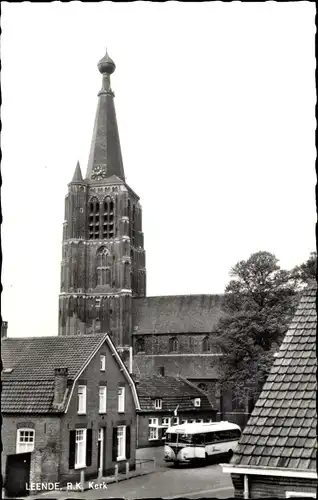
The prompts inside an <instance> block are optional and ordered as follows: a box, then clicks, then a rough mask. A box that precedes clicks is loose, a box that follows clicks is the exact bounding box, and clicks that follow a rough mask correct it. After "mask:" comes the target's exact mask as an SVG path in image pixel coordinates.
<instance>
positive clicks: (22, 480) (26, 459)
mask: <svg viewBox="0 0 318 500" xmlns="http://www.w3.org/2000/svg"><path fill="white" fill-rule="evenodd" d="M30 466H31V453H18V454H16V455H8V456H7V465H6V480H5V489H6V494H7V496H8V497H22V496H26V495H28V494H29V492H28V490H27V487H28V485H29V483H30Z"/></svg>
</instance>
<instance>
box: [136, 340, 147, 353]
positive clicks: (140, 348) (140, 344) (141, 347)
mask: <svg viewBox="0 0 318 500" xmlns="http://www.w3.org/2000/svg"><path fill="white" fill-rule="evenodd" d="M135 346H136V354H138V353H139V352H145V340H144V339H143V338H142V337H140V338H139V339H137V340H136V344H135Z"/></svg>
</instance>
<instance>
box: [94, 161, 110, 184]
mask: <svg viewBox="0 0 318 500" xmlns="http://www.w3.org/2000/svg"><path fill="white" fill-rule="evenodd" d="M106 177H107V168H106V165H94V167H93V173H92V179H94V180H95V181H100V180H101V179H106Z"/></svg>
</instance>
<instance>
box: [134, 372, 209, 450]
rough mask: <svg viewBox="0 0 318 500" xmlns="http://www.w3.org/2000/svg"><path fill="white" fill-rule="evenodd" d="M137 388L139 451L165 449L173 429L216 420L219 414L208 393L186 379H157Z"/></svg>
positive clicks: (140, 383) (141, 382)
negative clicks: (156, 447) (169, 432)
mask: <svg viewBox="0 0 318 500" xmlns="http://www.w3.org/2000/svg"><path fill="white" fill-rule="evenodd" d="M136 388H137V393H138V398H139V402H140V410H138V412H137V443H138V445H137V446H138V447H139V448H145V447H148V446H162V445H163V444H164V435H165V431H166V429H167V428H168V427H170V425H177V424H179V423H187V422H188V423H191V422H211V421H215V420H216V413H217V411H216V409H215V408H213V407H212V405H211V403H210V401H209V399H208V397H207V395H206V393H205V392H204V391H201V390H200V389H198V388H197V387H196V386H195V385H194V384H192V383H190V382H189V381H187V380H185V379H182V378H180V377H171V376H160V375H153V376H152V377H146V378H141V379H139V380H136Z"/></svg>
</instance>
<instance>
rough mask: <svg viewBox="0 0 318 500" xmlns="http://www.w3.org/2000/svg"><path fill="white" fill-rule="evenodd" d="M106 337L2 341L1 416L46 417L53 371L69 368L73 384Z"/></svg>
mask: <svg viewBox="0 0 318 500" xmlns="http://www.w3.org/2000/svg"><path fill="white" fill-rule="evenodd" d="M104 338H105V335H94V336H93V335H83V336H74V337H73V336H65V337H32V338H31V337H27V338H6V339H4V340H2V341H1V357H2V363H3V368H4V370H6V369H13V370H12V372H10V373H6V371H4V372H3V373H2V394H1V404H2V412H3V413H5V412H7V413H34V412H35V413H43V412H44V413H46V412H50V411H56V409H54V408H53V407H52V402H53V395H54V369H55V368H68V380H70V381H72V380H74V379H75V378H76V376H77V375H78V374H79V373H80V371H81V370H82V369H83V367H84V365H85V363H86V362H87V360H88V359H89V358H90V356H91V355H92V354H93V353H94V351H95V350H96V349H97V348H98V346H99V345H100V344H101V343H102V341H103V339H104Z"/></svg>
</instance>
